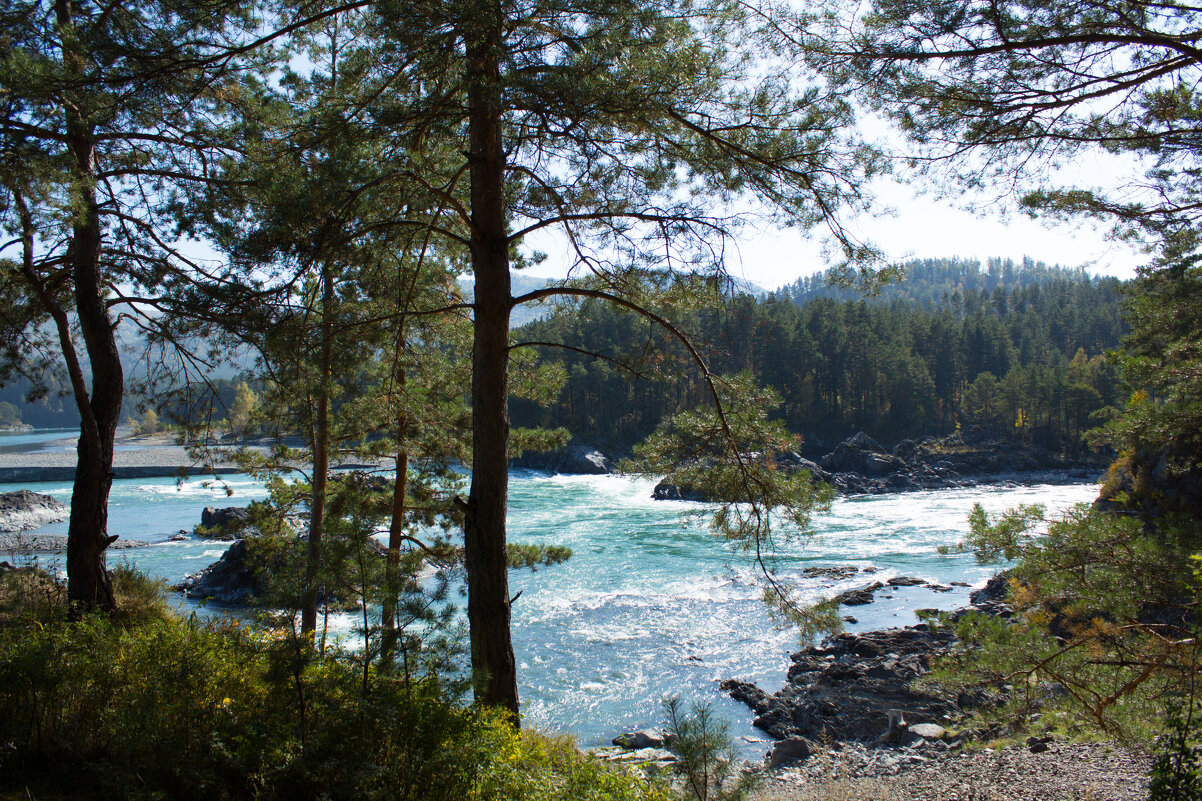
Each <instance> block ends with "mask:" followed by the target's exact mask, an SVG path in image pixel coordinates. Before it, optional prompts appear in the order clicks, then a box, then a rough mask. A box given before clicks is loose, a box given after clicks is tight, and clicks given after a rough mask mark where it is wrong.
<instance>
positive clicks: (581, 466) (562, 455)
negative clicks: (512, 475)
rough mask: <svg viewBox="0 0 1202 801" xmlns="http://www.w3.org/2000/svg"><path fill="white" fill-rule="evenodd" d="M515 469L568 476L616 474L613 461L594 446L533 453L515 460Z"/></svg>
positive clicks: (570, 446) (571, 446) (577, 446)
mask: <svg viewBox="0 0 1202 801" xmlns="http://www.w3.org/2000/svg"><path fill="white" fill-rule="evenodd" d="M513 465H514V466H515V467H526V468H529V469H531V470H546V471H547V472H550V473H564V474H568V475H581V476H600V475H607V474H609V473H613V472H616V471H615V470H614V464H613V460H611V459H610V458H609V457H608V456H606V455H605V454H604V453H602V452H601V451H600V450H599V449H597V448H596V447H594V446H592V445H568V446H567V447H566V448H560V449H559V450H554V451H531V452H528V453H525V454H522V455H521V456H520V457H518V458H516V459H514V460H513Z"/></svg>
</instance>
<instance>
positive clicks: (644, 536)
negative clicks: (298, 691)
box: [0, 438, 1097, 753]
mask: <svg viewBox="0 0 1202 801" xmlns="http://www.w3.org/2000/svg"><path fill="white" fill-rule="evenodd" d="M5 440H6V442H7V444H10V445H13V446H16V443H15V442H14V441H13V440H12V439H8V438H5ZM26 444H27V443H22V445H26ZM223 479H224V483H222V484H218V483H215V482H213V481H212V480H208V481H206V480H199V479H196V480H188V481H185V482H183V483H182V484H181V483H177V482H176V480H175V479H171V478H162V479H126V480H118V481H116V482H114V485H113V491H112V496H111V503H110V518H109V530H110V532H112V533H115V534H119V535H120V536H121V537H123V538H125V539H133V540H143V541H145V542H148V543H151V546H150V547H147V548H139V549H133V550H129V551H122V552H119V553H116V554H115V555H114V557H112V558H115V559H124V558H128V559H129V560H130V561H132V562H134V563H135V564H137V565H138V566H140V567H141V568H143V569H144V570H146V571H148V572H150V573H152V574H154V575H157V576H161V577H162V578H164V579H166V580H167V581H168V582H172V583H174V582H178V581H180V580H181V579H183V578H184V576H185V575H187V574H189V573H194V572H196V571H198V570H200V569H202V568H203V567H204V566H206V565H207V564H209V563H210V562H212V561H214V560H216V559H217V558H218V557H219V556H221V554H222V552H223V551H224V548H225V543H211V542H203V541H200V540H193V539H189V540H187V541H182V542H167V539H168V537H170V536H171V535H173V534H175V533H177V532H179V531H180V530H181V529H183V530H189V531H190V530H191V529H192V527H193V526H195V525H196V524H197V523H198V522H199V521H200V513H201V510H202V509H203V508H204V507H205V506H210V505H216V506H231V505H245V504H247V503H249V502H250V501H251V500H254V499H257V498H263V497H264V496H265V492H264V491H263V488H262V486H261V485H260V484H258V483H257V482H255V481H253V480H252V479H250V478H248V477H245V476H227V477H223ZM654 484H655V481H654V480H653V479H649V478H632V477H623V476H562V475H550V474H546V473H540V472H535V471H525V470H515V471H514V472H513V473H512V476H511V483H510V510H509V533H510V539H511V540H512V541H515V542H531V543H557V544H561V545H567V546H569V547H570V548H572V550H573V556H572V558H571V559H570V560H568V561H567V562H566V563H563V564H560V565H556V566H553V567H550V568H542V569H539V570H538V571H536V572H530V571H513V572H512V573H511V575H510V592H511V593H513V594H516V593H517V592H518V591H519V590H521V591H522V595H521V597H520V598H519V599H518V600H517V602H516V603H515V604H514V624H513V634H514V650H515V654H516V656H517V661H518V675H519V682H520V687H519V692H520V694H521V697H522V703H523V716H524V720H526V721H528V722H529V723H531V724H533V725H535V726H536V727H538V728H541V729H545V730H552V731H567V732H571V733H573V734H574V735H576V737H577V738H578V740H579V741H580V743H581V745H584V746H594V745H600V744H603V743H607V742H608V740H609V738H611V737H613V736H614V735H615V734H617V733H619V732H621V731H627V730H630V729H632V728H642V727H653V726H658V725H660V724H662V712H661V707H660V700H661V699H662V698H664V697H666V696H669V695H678V696H681V697H682V698H685V699H696V700H701V701H709V702H712V703H713V704H714V706H715V709H716V710H717V711H718V712H719V713H720V714H722V715H724V716H725V717H727V718H728V719H729V720H730V722H731V730H732V733H733V734H734V735H735V736H736V737H740V738H742V742H743V750H745V751H746V752H748V753H754V752H756V751H757V750H758V751H760V752H762V751H763V750H764V749H765V748H766V746H764V745H763V744H762V743H760V742H759V738H760V737H761V735H760V734H759V733H758V732H757V731H756V730H755V729H754V728H753V727H752V726H751V719H752V715H751V713H750V710H748V709H747V708H746V707H745V706H743V705H742V704H740V703H737V702H735V701H732V700H730V699H729V698H726V697H725V696H724V695H723V694H722V693H721V692H720V691H719V690H718V687H717V683H718V681H720V680H722V679H727V678H739V679H743V680H749V681H754V682H756V683H758V684H759V685H760V686H761V687H764V688H765V689H767V690H769V691H775V690H777V689H779V688H780V686H781V685H782V682H783V681H784V677H785V670H786V668H787V667H788V663H789V653H790V652H791V651H794V650H796V649H797V647H798V642H797V637H796V633H795V632H790V631H787V630H779V629H777V628H776V627H775V626H774V625H773V623H772V620H771V618H770V617H769V615H768V613H767V611H766V609H765V607H764V606H763V605H762V603H761V602H760V600H759V597H760V585H759V583H758V581H757V576H758V575H759V574H758V570H757V568H756V567H755V566H754V565H752V564H751V563H750V562H749V560H748V559H747V557H746V556H745V555H743V554H742V553H740V552H739V551H738V550H737V548H735V547H734V546H733V545H731V544H729V543H725V542H722V541H720V540H718V539H716V538H715V537H714V536H713V535H711V534H710V533H709V531H708V529H707V527H706V522H705V521H704V520H703V519H700V518H698V517H697V516H696V515H690V513H695V512H698V511H704V509H705V506H704V505H703V504H697V503H690V502H683V501H654V500H652V499H651V490H652V487H653V486H654ZM227 486H228V487H229V489H230V490H232V492H233V494H232V495H230V496H227V495H226V491H225V487H227ZM22 487H24V488H28V489H32V490H35V491H37V492H43V493H47V494H49V495H53V496H55V497H57V498H59V499H61V500H63V501H68V500H69V499H70V495H71V487H70V484H68V483H56V482H46V483H41V484H27V485H21V486H17V485H6V484H0V492H7V491H10V490H14V489H20V488H22ZM1096 495H1097V486H1096V485H1094V484H1070V485H1033V486H1005V487H1003V486H983V487H976V488H971V489H957V490H933V491H925V492H912V493H903V494H895V495H878V496H853V497H848V498H842V499H840V500H838V501H836V502H835V504H834V505H833V507H832V509H831V510H830V512H829V513H825V514H822V515H818V516H816V517H815V519H814V526H813V529H814V533H813V536H812V537H811V538H810V539H808V540H807V541H805V542H797V543H793V544H789V545H786V546H783V547H780V548H779V550H778V553H777V555H776V563H775V564H776V570H777V572H778V575H781V576H783V577H785V578H788V577H790V576H795V575H800V573H801V571H802V569H804V568H806V567H810V566H835V565H856V566H858V567H860V568H865V567H870V566H871V567H875V568H877V573H876V574H875V575H873V576H866V575H863V574H861V575H860V576H858V577H856V578H852V579H848V580H846V581H840V582H830V581H823V580H809V581H805V582H803V583H802V584H801V585H800V586H801V588H802V590H803V593H804V594H806V595H808V596H810V597H817V596H818V595H827V596H829V595H832V594H834V593H838V592H841V591H842V590H845V589H848V588H851V587H854V586H859V585H861V584H865V583H867V582H868V581H870V580H881V581H884V580H887V579H889V578H891V577H893V576H899V575H907V576H918V577H921V578H925V579H928V580H929V581H932V582H938V583H941V584H949V583H951V582H967V583H969V584H971V585H973V586H980V585H981V584H983V583H984V581H985V579H986V578H988V576H989V575H991V573H992V568H988V567H981V566H979V565H977V564H976V563H975V561H974V560H973V558H972V557H971V556H970V555H965V554H949V555H944V554H940V553H938V550H937V549H938V546H940V545H947V544H954V543H956V542H957V541H959V540H960V539H961V538H962V537H963V535H964V534H965V533H966V531H967V528H968V526H967V517H968V512H969V510H970V509H971V508H972V505H973V504H974V503H978V502H979V503H981V504H983V505H984V506H985V508H986V509H987V510H989V511H991V512H996V511H1000V510H1003V509H1006V508H1009V507H1012V506H1015V505H1017V504H1020V503H1041V504H1044V505H1045V506H1046V507H1047V508H1048V509H1049V510H1050V511H1051V512H1057V511H1061V510H1064V509H1067V508H1068V507H1070V506H1071V505H1073V504H1077V503H1086V502H1089V501H1090V500H1092V499H1093V498H1094V497H1095V496H1096ZM40 531H42V532H44V533H65V531H66V524H65V523H60V524H56V525H52V526H47V527H45V528H44V529H41V530H40ZM12 557H13V555H9V554H0V558H6V559H7V558H12ZM16 557H17V558H25V559H29V558H30V557H29V556H28V555H26V556H22V555H19V554H18V555H16ZM38 558H39V561H40V562H41V563H42V564H43V565H49V566H51V567H52V568H56V569H57V568H60V567H61V562H62V557H61V555H58V556H56V555H53V554H43V555H40V556H39V557H38ZM969 591H970V590H969V588H965V587H956V588H955V589H954V590H953V591H951V592H944V593H937V592H934V591H932V590H930V589H928V588H926V587H921V586H918V587H905V588H898V589H895V590H890V591H880V592H878V593H877V596H876V597H877V600H876V602H875V603H873V604H871V605H869V606H859V607H851V608H848V609H846V610H845V611H846V612H847V613H849V614H852V615H854V616H855V618H856V619H857V622H856V623H854V624H849V625H848V629H849V630H852V631H858V630H867V629H875V628H883V627H888V626H901V625H910V624H913V623H914V622H915V617H914V610H915V609H919V608H924V607H936V608H941V609H951V608H955V607H958V606H963V605H964V604H965V603H966V602H967V596H968V592H969ZM206 611H208V612H212V611H214V610H211V609H210V610H206ZM352 626H353V621H351V620H350V619H349V618H346V619H339V620H338V621H337V627H338V629H339V630H341V631H345V632H349V631H350V630H351V627H352Z"/></svg>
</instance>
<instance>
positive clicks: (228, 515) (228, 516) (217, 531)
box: [193, 506, 250, 540]
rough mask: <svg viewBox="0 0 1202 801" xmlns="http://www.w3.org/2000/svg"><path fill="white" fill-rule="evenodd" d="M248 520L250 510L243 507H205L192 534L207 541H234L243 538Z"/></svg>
mask: <svg viewBox="0 0 1202 801" xmlns="http://www.w3.org/2000/svg"><path fill="white" fill-rule="evenodd" d="M249 520H250V509H249V508H248V507H245V506H225V507H215V506H206V507H205V508H204V511H203V512H201V513H200V525H199V526H197V527H196V529H195V530H194V532H193V533H195V534H196V536H198V537H201V538H203V539H207V540H236V539H240V538H242V537H243V536H244V534H245V532H246V529H247V528H248V521H249Z"/></svg>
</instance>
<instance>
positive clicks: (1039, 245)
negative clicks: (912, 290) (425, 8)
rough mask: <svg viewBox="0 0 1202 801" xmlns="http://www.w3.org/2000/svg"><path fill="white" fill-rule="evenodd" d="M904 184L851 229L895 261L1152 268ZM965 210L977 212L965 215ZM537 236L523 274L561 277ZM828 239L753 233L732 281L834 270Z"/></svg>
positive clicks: (879, 186)
mask: <svg viewBox="0 0 1202 801" xmlns="http://www.w3.org/2000/svg"><path fill="white" fill-rule="evenodd" d="M860 126H861V128H862V131H863V133H865V134H866V136H867V138H869V139H871V140H873V141H874V142H875V143H876V144H877V145H879V146H881V147H883V148H884V149H885V150H886V152H889V153H891V154H892V155H893V157H894V158H895V159H896V163H898V164H904V163H905V162H907V161H908V158H909V155H910V154H909V152H908V151H909V147H908V146H907V143H906V142H905V141H904V140H903V138H902V137H901V136H900V134H898V133H897V132H896V131H895V130H894V129H893V128H892V127H891V126H890V125H889V124H888V123H887V122H885V121H884V120H881V119H880V118H878V117H875V116H873V115H871V114H866V115H864V116H863V117H862V118H861V120H860ZM1147 167H1148V165H1144V164H1141V163H1140V162H1138V161H1137V160H1136V159H1135V157H1133V156H1130V155H1114V154H1109V153H1105V152H1102V151H1099V150H1088V149H1087V150H1083V151H1081V152H1080V153H1078V154H1077V156H1076V158H1075V159H1066V160H1065V161H1063V162H1061V163H1060V164H1059V165H1058V166H1057V167H1055V168H1052V167H1045V168H1044V169H1042V170H1041V169H1038V168H1035V169H1033V170H1032V172H1031V174H1029V175H1026V176H1023V178H1022V180H1025V182H1026V184H1028V185H1039V186H1062V187H1063V186H1077V187H1091V188H1101V189H1110V190H1113V189H1114V188H1116V187H1123V186H1129V185H1130V184H1131V182H1132V180H1133V179H1135V178H1137V177H1138V176H1140V175H1141V174H1142V173H1143V172H1144V171H1145V170H1146V169H1147ZM904 177H906V172H905V169H904V168H899V170H898V172H897V173H895V174H889V175H886V176H883V177H881V178H878V179H876V180H875V181H874V182H873V184H872V185H871V189H870V191H871V192H872V194H873V195H875V200H876V202H875V203H874V204H873V205H874V212H873V213H872V214H868V215H864V216H862V217H858V218H853V219H851V220H849V221H846V222H847V227H848V228H849V229H850V230H851V231H852V232H853V233H854V234H855V235H856V237H857V238H858V239H860V240H861V241H868V242H871V243H872V244H874V245H876V246H877V247H879V248H881V249H882V250H883V251H884V253H885V255H886V259H887V261H888V262H889V263H897V262H902V261H906V260H908V259H920V258H951V257H961V258H969V259H977V260H979V261H981V262H984V261H986V260H987V259H990V258H1009V259H1012V260H1014V261H1015V262H1021V261H1022V259H1023V258H1024V257H1030V258H1031V259H1032V260H1034V261H1037V262H1044V263H1045V264H1052V265H1060V266H1062V267H1083V268H1085V270H1086V271H1087V272H1089V273H1091V274H1097V275H1111V276H1115V277H1117V278H1122V279H1127V278H1133V277H1134V276H1135V269H1136V267H1138V266H1139V265H1142V264H1146V263H1147V262H1148V261H1149V257H1148V256H1147V254H1145V253H1143V252H1142V251H1140V250H1139V249H1137V248H1134V247H1132V246H1131V245H1128V244H1125V243H1122V242H1114V241H1109V240H1108V238H1107V236H1106V232H1105V230H1104V229H1103V228H1100V227H1097V226H1095V225H1093V224H1091V223H1090V222H1088V221H1087V220H1084V219H1081V220H1076V221H1074V222H1072V223H1061V224H1055V223H1053V222H1050V221H1043V220H1034V219H1031V218H1030V217H1028V216H1026V215H1025V214H1023V213H1021V212H1020V211H1018V208H1017V203H1016V201H1015V200H1014V198H1013V197H1012V196H1005V197H999V194H1000V191H1001V190H996V189H995V190H993V194H988V195H987V194H981V195H975V196H973V195H965V194H962V193H957V192H956V191H955V190H951V189H948V188H947V187H942V186H939V185H937V184H935V183H933V182H932V181H931V179H926V178H923V177H922V176H910V181H909V182H907V181H905V180H903V179H904ZM969 203H972V204H973V205H974V206H976V207H979V210H978V211H975V212H974V211H969V210H967V209H966V208H965V206H966V205H968V204H969ZM540 233H541V236H539V237H538V238H537V239H534V240H533V241H531V242H528V244H529V245H530V246H531V247H533V248H535V249H538V250H541V251H543V252H544V253H546V254H547V259H546V260H545V261H544V262H543V263H541V264H538V265H535V266H533V267H531V268H529V269H527V270H525V271H524V272H526V273H527V274H529V275H537V276H542V277H547V278H562V277H564V274H565V273H566V271H567V269H568V267H569V266H570V264H571V256H570V254H569V251H568V247H567V243H566V240H564V239H563V238H562V237H559V236H557V235H554V234H550V233H546V229H544V232H540ZM822 233H823V232H822V231H813V232H810V233H808V234H807V233H806V232H804V231H799V230H797V229H785V230H780V229H774V228H764V227H759V228H755V227H753V226H751V225H748V226H746V228H745V229H744V230H743V231H742V232H741V234H740V236H739V237H738V239H737V240H736V241H735V242H734V243H733V247H729V248H728V253H727V263H726V267H727V269H728V270H729V271H730V273H731V274H732V275H733V276H735V277H738V278H744V279H746V280H748V281H751V282H753V283H756V284H759V285H760V286H762V287H763V288H765V289H777V288H779V287H781V286H784V285H786V284H790V283H792V282H794V281H796V280H797V279H798V278H799V277H801V276H806V275H811V274H813V273H815V272H820V271H822V270H825V269H826V268H827V267H828V266H829V264H828V262H827V260H825V259H824V257H823V247H822V241H821V235H822Z"/></svg>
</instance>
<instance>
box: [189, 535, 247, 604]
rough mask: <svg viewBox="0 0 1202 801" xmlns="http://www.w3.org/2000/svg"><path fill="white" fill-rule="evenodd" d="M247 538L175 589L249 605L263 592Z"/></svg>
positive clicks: (204, 597) (196, 595)
mask: <svg viewBox="0 0 1202 801" xmlns="http://www.w3.org/2000/svg"><path fill="white" fill-rule="evenodd" d="M252 562H253V560H252V559H251V557H250V553H249V549H248V547H247V541H246V540H236V541H235V542H234V543H233V544H232V545H230V547H229V548H228V549H226V552H225V553H224V554H222V555H221V558H220V559H218V560H217V561H216V562H214V563H213V564H211V565H209V566H208V567H206V568H205V569H204V570H202V571H200V572H199V573H195V574H193V575H191V576H188V577H187V578H185V579H184V581H183V583H182V584H180V585H179V586H178V587H177V588H176V589H179V590H181V591H183V593H184V594H185V595H187V596H188V597H190V598H203V599H207V600H212V601H217V602H218V603H224V604H247V603H250V602H252V601H253V600H254V599H255V598H256V597H258V596H260V595H262V593H263V590H264V584H263V579H262V572H261V570H260V567H259V566H258V565H255V564H252Z"/></svg>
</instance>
